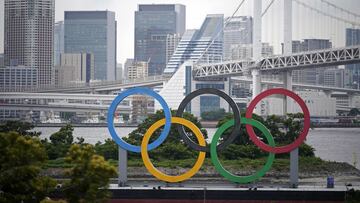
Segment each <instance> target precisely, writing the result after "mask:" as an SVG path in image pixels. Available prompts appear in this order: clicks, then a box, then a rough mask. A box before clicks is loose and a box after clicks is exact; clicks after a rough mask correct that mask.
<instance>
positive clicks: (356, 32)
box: [345, 28, 360, 89]
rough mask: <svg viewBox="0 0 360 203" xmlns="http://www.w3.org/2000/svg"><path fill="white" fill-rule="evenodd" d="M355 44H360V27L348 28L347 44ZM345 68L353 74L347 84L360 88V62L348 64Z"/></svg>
mask: <svg viewBox="0 0 360 203" xmlns="http://www.w3.org/2000/svg"><path fill="white" fill-rule="evenodd" d="M354 45H360V29H353V28H347V29H346V46H354ZM345 68H346V69H347V70H348V71H349V73H350V75H351V77H350V81H349V82H348V83H347V84H346V86H347V87H352V88H355V89H360V64H351V65H346V66H345Z"/></svg>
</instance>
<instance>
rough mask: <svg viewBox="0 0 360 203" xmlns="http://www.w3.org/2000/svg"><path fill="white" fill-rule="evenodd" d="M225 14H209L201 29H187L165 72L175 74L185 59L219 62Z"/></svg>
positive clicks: (221, 54) (221, 55)
mask: <svg viewBox="0 0 360 203" xmlns="http://www.w3.org/2000/svg"><path fill="white" fill-rule="evenodd" d="M223 27H224V16H223V15H220V14H210V15H207V16H206V18H205V21H204V22H203V24H202V26H201V28H200V29H199V30H197V29H196V30H186V32H185V33H184V35H183V36H182V38H181V40H180V42H179V44H178V46H177V48H176V50H175V52H174V54H173V56H172V57H171V59H170V60H169V62H168V63H167V65H166V69H165V70H164V73H165V74H173V73H174V72H175V71H176V70H177V69H178V68H179V67H180V66H181V65H182V64H183V63H184V62H185V61H188V60H190V61H198V62H206V63H212V62H218V61H221V60H222V57H223Z"/></svg>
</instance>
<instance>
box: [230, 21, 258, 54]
mask: <svg viewBox="0 0 360 203" xmlns="http://www.w3.org/2000/svg"><path fill="white" fill-rule="evenodd" d="M225 22H227V24H226V25H225V27H224V60H233V59H232V57H231V56H232V51H231V50H232V47H234V46H237V45H244V44H251V43H252V24H253V21H252V17H251V16H235V17H233V18H226V20H225Z"/></svg>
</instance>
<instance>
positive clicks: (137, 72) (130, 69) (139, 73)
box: [127, 61, 149, 80]
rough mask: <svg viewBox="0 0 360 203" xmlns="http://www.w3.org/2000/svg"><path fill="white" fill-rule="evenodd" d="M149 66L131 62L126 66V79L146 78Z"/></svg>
mask: <svg viewBox="0 0 360 203" xmlns="http://www.w3.org/2000/svg"><path fill="white" fill-rule="evenodd" d="M148 70H149V65H148V63H147V62H145V61H133V62H132V64H127V76H128V78H127V79H130V80H131V79H138V78H144V77H147V76H148Z"/></svg>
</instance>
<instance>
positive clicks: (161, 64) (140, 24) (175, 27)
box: [134, 4, 186, 75]
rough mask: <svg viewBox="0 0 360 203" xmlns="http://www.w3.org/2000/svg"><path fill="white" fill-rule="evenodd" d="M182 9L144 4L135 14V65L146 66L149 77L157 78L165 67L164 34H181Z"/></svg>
mask: <svg viewBox="0 0 360 203" xmlns="http://www.w3.org/2000/svg"><path fill="white" fill-rule="evenodd" d="M185 13H186V10H185V6H184V5H181V4H144V5H139V6H138V11H136V12H135V56H134V59H135V61H148V62H149V75H160V74H162V72H163V70H164V69H165V66H166V40H167V36H168V34H180V35H182V34H183V33H184V31H185V15H186V14H185Z"/></svg>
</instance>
